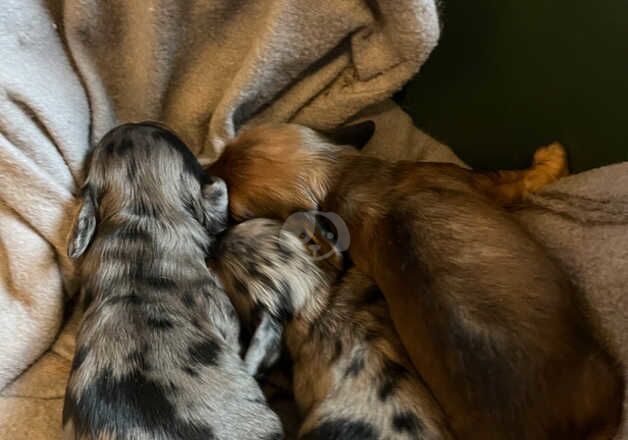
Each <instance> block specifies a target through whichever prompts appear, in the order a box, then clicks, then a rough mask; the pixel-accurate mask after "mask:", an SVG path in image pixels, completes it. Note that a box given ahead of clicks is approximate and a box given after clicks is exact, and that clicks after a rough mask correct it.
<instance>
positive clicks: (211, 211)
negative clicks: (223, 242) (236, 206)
mask: <svg viewBox="0 0 628 440" xmlns="http://www.w3.org/2000/svg"><path fill="white" fill-rule="evenodd" d="M227 209H228V196H227V189H226V185H225V183H224V181H222V180H221V179H218V178H209V177H208V176H207V174H205V173H204V171H203V169H202V167H201V165H200V164H199V162H198V161H197V159H196V158H195V157H194V155H193V154H192V152H191V151H190V150H189V149H188V148H187V147H186V145H185V144H184V143H183V142H182V141H181V140H180V139H179V138H178V137H177V135H176V134H174V133H173V132H172V131H170V130H169V129H167V128H166V127H164V126H162V125H160V124H158V123H155V122H143V123H137V124H136V123H133V124H124V125H120V126H118V127H116V128H114V129H113V130H111V131H110V132H109V133H107V134H106V135H105V136H104V137H103V139H102V140H101V141H100V142H99V143H98V145H96V147H95V148H94V149H93V150H92V152H91V156H90V158H89V160H88V168H87V177H86V181H85V185H84V187H83V190H82V204H81V207H80V209H79V212H78V215H77V217H76V219H75V222H74V227H73V229H72V232H71V235H70V239H69V243H68V255H69V256H70V257H71V258H77V257H79V256H81V255H82V254H83V253H84V252H85V250H86V249H87V247H88V245H89V243H90V241H91V239H92V237H93V235H94V232H95V230H96V223H97V219H101V220H102V219H108V218H112V217H115V216H123V217H125V218H136V219H139V218H154V219H160V218H163V219H167V218H170V219H171V218H173V217H176V216H179V218H180V216H181V215H186V216H192V217H194V218H195V219H196V220H198V221H199V222H200V223H201V224H202V225H203V226H204V227H205V228H207V229H208V230H209V231H210V232H218V231H219V230H222V229H224V223H225V222H226V218H227Z"/></svg>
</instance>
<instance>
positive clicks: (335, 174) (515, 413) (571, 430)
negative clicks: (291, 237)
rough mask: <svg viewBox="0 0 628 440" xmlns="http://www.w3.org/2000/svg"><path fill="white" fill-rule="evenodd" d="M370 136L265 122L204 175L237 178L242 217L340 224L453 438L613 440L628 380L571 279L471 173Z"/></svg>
mask: <svg viewBox="0 0 628 440" xmlns="http://www.w3.org/2000/svg"><path fill="white" fill-rule="evenodd" d="M373 128H374V127H373V124H372V123H362V124H358V125H354V126H349V127H345V128H344V129H341V130H340V131H339V132H336V133H333V134H327V135H323V134H320V133H317V132H315V131H313V130H311V129H308V128H306V127H302V126H299V125H294V124H280V125H265V126H259V127H257V128H252V129H250V130H248V131H246V132H243V133H242V134H241V135H240V136H239V137H238V138H237V139H236V140H235V141H234V142H232V143H231V144H230V145H228V146H227V148H226V150H225V151H224V152H223V154H222V155H221V157H220V158H219V159H218V161H216V162H215V163H214V164H213V165H212V166H210V167H209V169H208V171H209V173H210V174H212V175H217V176H220V177H222V178H223V179H225V181H226V182H227V185H228V186H229V192H230V195H229V198H230V211H231V213H232V214H233V215H234V216H235V217H236V218H240V219H245V218H251V217H254V216H263V217H270V218H278V219H285V218H287V217H288V216H289V215H290V214H291V213H294V212H296V211H308V210H314V209H321V210H323V211H328V212H333V213H335V214H337V215H339V216H340V217H342V219H343V220H344V222H345V223H346V225H347V228H348V231H349V233H350V239H351V241H350V247H349V250H348V253H349V255H350V257H351V259H352V260H353V262H354V264H355V265H356V267H357V268H358V269H359V270H361V271H363V272H364V273H366V274H368V275H369V276H370V277H371V278H373V280H374V281H375V283H376V284H377V286H379V288H380V289H381V291H382V293H383V295H384V297H385V299H386V302H387V304H388V307H389V310H390V313H391V317H392V320H393V323H394V326H395V328H396V329H397V331H398V333H399V335H400V338H401V341H402V343H403V345H404V347H405V348H406V350H407V352H408V354H409V355H410V359H411V361H412V364H413V365H414V366H415V367H416V369H417V371H419V372H420V374H421V376H422V377H423V379H424V380H425V382H426V384H427V386H428V387H429V389H430V390H431V391H432V393H433V394H434V397H435V398H436V400H437V401H438V402H439V404H440V405H441V406H442V408H443V410H444V412H445V416H446V418H447V420H448V422H449V424H450V426H451V428H452V431H453V433H454V435H455V436H456V437H458V438H462V439H534V440H538V439H561V438H564V439H575V438H600V439H601V438H611V437H612V435H613V433H614V432H615V431H616V429H617V425H618V423H619V419H620V411H621V402H622V398H623V392H624V384H623V380H622V377H621V374H620V372H619V369H618V366H617V365H616V364H615V361H614V360H613V358H612V357H611V356H610V355H609V353H608V351H607V350H606V348H605V347H604V346H602V345H601V343H600V342H599V340H598V338H597V337H596V335H594V333H595V332H594V331H593V329H592V328H591V325H590V324H589V321H588V320H587V316H586V311H585V310H583V307H582V306H581V304H580V300H579V298H578V296H577V293H576V292H575V291H574V289H573V288H572V286H571V285H570V283H569V281H568V280H567V279H566V277H565V275H564V274H562V273H561V272H560V270H559V269H558V268H557V266H556V265H555V263H554V262H553V261H552V260H551V259H550V258H549V257H548V256H547V255H546V254H545V252H544V251H543V249H542V248H541V246H540V245H538V244H537V243H536V242H535V241H534V240H533V239H532V238H531V237H530V236H529V235H528V233H527V232H526V231H525V230H524V229H523V228H522V227H521V226H520V225H519V224H518V223H517V222H516V221H515V220H514V219H513V218H512V217H511V216H510V215H509V213H507V212H506V211H505V210H503V209H502V208H501V207H500V206H498V204H496V203H495V202H494V201H493V200H491V199H490V197H488V196H487V195H486V193H485V191H483V190H482V184H481V183H478V175H477V174H474V173H473V172H472V171H470V170H466V169H463V168H460V167H457V166H455V165H451V164H436V163H420V162H397V163H392V162H387V161H384V160H381V159H377V158H372V157H367V156H365V155H362V154H361V153H359V152H358V151H357V150H355V149H353V148H351V147H347V146H346V144H353V145H358V144H362V145H363V144H364V143H365V142H366V141H367V140H368V139H369V137H370V135H371V134H372V132H373ZM482 178H485V177H482ZM484 183H485V182H484Z"/></svg>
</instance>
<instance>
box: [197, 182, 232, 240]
mask: <svg viewBox="0 0 628 440" xmlns="http://www.w3.org/2000/svg"><path fill="white" fill-rule="evenodd" d="M201 193H202V200H201V204H202V208H201V211H202V213H201V217H202V219H201V222H202V223H203V226H205V228H206V229H207V231H208V232H209V233H210V234H212V235H213V234H218V233H220V232H222V231H224V230H225V229H226V228H227V224H228V221H229V194H228V193H227V184H226V183H225V181H224V180H222V179H221V178H219V177H213V176H211V177H209V178H208V182H207V183H206V184H204V185H203V187H202V189H201Z"/></svg>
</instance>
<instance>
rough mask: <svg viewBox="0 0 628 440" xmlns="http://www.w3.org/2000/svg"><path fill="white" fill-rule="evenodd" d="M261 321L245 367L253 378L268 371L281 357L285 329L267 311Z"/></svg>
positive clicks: (247, 355) (248, 352)
mask: <svg viewBox="0 0 628 440" xmlns="http://www.w3.org/2000/svg"><path fill="white" fill-rule="evenodd" d="M260 318H261V320H260V323H259V325H258V326H257V328H256V329H255V333H254V334H253V337H252V338H251V343H250V344H249V347H248V349H247V350H246V354H245V355H244V365H245V367H246V370H247V372H248V373H249V374H250V375H251V376H257V375H261V374H263V373H264V372H266V371H268V370H269V369H270V368H271V367H272V366H273V365H274V364H275V363H276V362H277V360H278V359H279V357H280V356H281V348H282V346H281V337H282V334H283V327H282V325H281V323H280V322H279V321H278V320H277V319H275V318H273V317H272V316H271V315H270V313H268V312H267V311H263V312H261V316H260Z"/></svg>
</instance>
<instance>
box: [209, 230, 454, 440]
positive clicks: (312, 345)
mask: <svg viewBox="0 0 628 440" xmlns="http://www.w3.org/2000/svg"><path fill="white" fill-rule="evenodd" d="M217 254H218V255H219V259H218V260H217V261H216V262H213V263H211V264H214V265H215V266H216V268H217V269H218V273H219V274H220V277H221V279H222V280H223V282H224V285H225V287H226V290H227V292H228V294H229V295H230V297H231V298H232V301H233V303H234V304H236V305H237V307H236V308H237V309H238V312H239V314H240V315H241V316H242V317H243V319H244V322H251V321H253V320H256V319H257V318H258V315H262V318H261V319H260V323H259V325H258V326H257V329H256V331H255V335H254V336H253V338H252V341H251V343H250V345H249V348H248V351H247V354H246V360H247V361H248V367H249V368H250V370H249V371H250V372H252V373H254V372H256V371H258V370H260V369H262V370H263V369H266V368H269V367H270V366H271V365H272V363H273V362H274V360H276V359H277V358H278V357H279V354H280V352H281V334H282V330H283V329H284V327H285V340H286V344H287V348H288V351H289V353H290V356H291V358H292V360H293V362H294V365H293V382H294V396H295V399H296V401H297V404H298V406H299V410H300V412H301V414H303V415H304V422H303V424H302V425H301V428H300V434H299V438H301V439H304V440H351V439H355V440H377V439H391V440H392V439H400V440H401V439H404V440H405V439H408V440H411V439H417V438H420V439H449V438H451V436H450V434H449V431H448V428H447V425H446V423H445V421H444V417H443V414H442V410H441V409H440V408H439V406H438V404H437V403H436V402H435V401H434V399H433V397H432V396H431V394H430V392H429V391H428V390H427V389H426V387H425V385H424V383H423V382H422V380H421V379H420V378H419V376H418V374H417V373H416V372H415V371H414V368H413V367H412V364H411V363H410V361H409V359H408V358H407V355H406V354H405V350H404V348H403V346H402V345H401V342H400V341H399V337H398V336H397V334H396V332H395V330H394V328H393V325H392V322H391V321H390V317H389V315H388V310H387V307H386V303H385V301H384V298H383V296H382V295H381V293H380V292H379V290H378V289H377V286H375V284H373V282H372V281H371V279H370V278H368V277H367V276H366V275H364V274H363V273H361V272H359V271H358V270H356V269H355V268H352V269H349V271H348V272H347V273H346V275H344V276H343V277H342V279H340V275H341V270H340V266H339V264H338V261H337V259H338V255H337V254H334V255H333V256H331V257H330V258H328V259H324V260H321V261H320V263H318V265H317V264H316V263H315V262H314V261H313V260H312V259H311V258H310V256H309V254H308V252H307V251H306V248H305V247H304V246H303V243H302V241H299V239H298V238H297V237H296V236H294V235H293V234H291V233H290V232H288V231H286V230H282V227H281V224H280V223H279V222H276V221H272V220H266V219H256V220H250V221H247V222H244V223H241V224H239V225H237V226H236V227H234V228H232V229H230V230H229V231H228V232H227V233H226V235H225V236H224V237H223V238H222V240H221V244H220V246H219V250H218V252H217Z"/></svg>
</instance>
